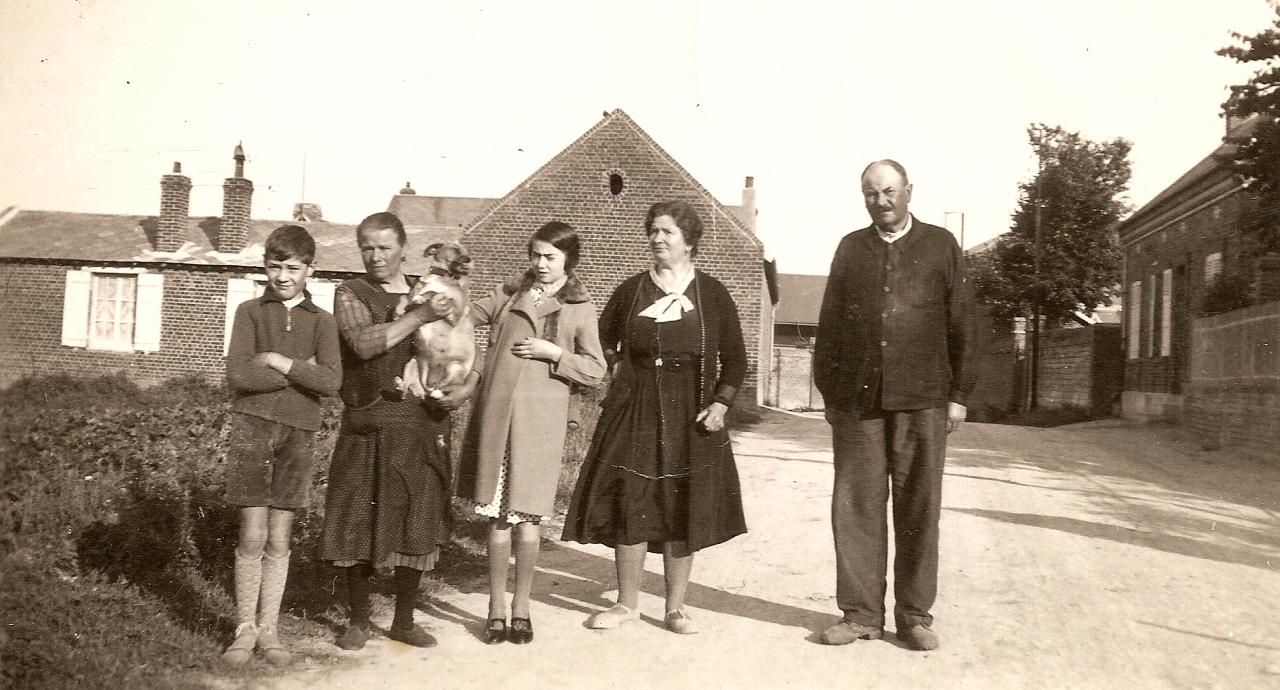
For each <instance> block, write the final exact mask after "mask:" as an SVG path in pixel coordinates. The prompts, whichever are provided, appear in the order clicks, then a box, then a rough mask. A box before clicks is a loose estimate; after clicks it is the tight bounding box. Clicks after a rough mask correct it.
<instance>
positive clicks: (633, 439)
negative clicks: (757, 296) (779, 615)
mask: <svg viewBox="0 0 1280 690" xmlns="http://www.w3.org/2000/svg"><path fill="white" fill-rule="evenodd" d="M644 227H645V233H646V234H647V235H648V239H649V251H650V252H651V253H652V255H653V267H652V268H651V269H649V270H647V271H645V272H644V273H641V274H639V275H636V276H632V277H631V278H628V279H627V280H626V281H624V282H623V283H622V285H620V286H618V288H617V289H615V290H614V291H613V295H612V296H611V297H610V298H609V303H608V304H607V305H606V306H605V309H604V312H603V313H602V314H601V316H600V340H601V342H602V343H603V344H604V346H605V354H606V356H607V357H608V358H609V361H610V363H611V364H612V365H615V366H616V368H615V370H614V376H613V379H612V382H611V383H610V385H609V391H608V394H607V395H606V397H605V399H604V401H603V402H602V403H601V407H602V408H603V409H602V411H601V414H600V420H599V422H598V423H597V425H596V432H595V437H594V438H593V439H592V442H591V449H590V451H589V452H588V455H587V460H586V462H585V463H584V464H583V466H582V470H581V471H580V473H579V475H578V484H577V488H576V490H575V491H574V495H573V503H572V505H571V506H570V508H569V515H568V518H567V519H566V521H565V530H564V539H565V540H567V541H577V542H583V543H598V544H605V545H608V546H612V547H613V549H614V558H615V566H616V568H617V574H618V603H617V605H616V606H614V607H612V608H610V609H608V610H605V611H601V612H599V613H596V614H595V615H593V616H591V618H590V619H588V621H587V626H588V627H590V628H597V629H602V628H616V627H618V626H619V625H622V624H623V623H628V622H632V621H636V620H639V618H640V612H639V610H638V608H637V605H638V603H639V602H638V598H639V592H640V577H641V574H642V572H643V569H644V559H645V555H646V553H647V552H649V551H653V552H655V553H659V552H660V553H662V556H663V564H664V569H665V573H666V616H665V619H664V622H665V624H666V627H667V629H668V630H670V631H672V632H675V633H681V634H688V633H694V632H697V627H696V626H695V625H694V622H693V620H692V619H691V618H690V617H689V615H688V613H687V612H686V611H685V608H684V599H685V591H686V589H687V587H688V585H689V575H690V572H691V570H692V568H693V554H694V552H696V551H698V550H699V549H702V548H704V547H707V546H711V545H714V544H719V543H721V542H723V541H726V540H728V539H731V538H733V537H734V536H737V535H739V534H742V533H743V532H746V529H747V528H746V523H745V521H744V520H743V515H742V497H741V492H740V491H739V486H738V473H737V468H736V467H735V465H734V460H733V449H732V448H731V447H730V445H729V436H728V432H727V431H726V430H725V422H724V416H725V412H726V411H727V410H728V409H729V406H730V405H732V404H733V400H734V397H735V396H736V395H737V392H738V389H739V388H740V387H741V385H742V381H743V377H744V375H745V373H746V368H747V357H746V348H745V346H744V344H743V340H742V327H741V325H740V323H739V321H738V311H737V308H736V307H735V306H734V303H733V299H732V298H731V297H730V295H729V291H728V290H727V289H725V287H724V285H723V284H722V283H721V282H720V281H718V280H716V279H715V278H713V277H711V276H710V275H708V274H706V273H703V272H702V271H699V270H698V269H697V268H696V267H695V266H694V262H693V259H694V256H695V255H696V253H697V251H698V245H699V243H700V241H701V240H702V222H701V220H700V219H699V218H698V214H697V212H696V211H695V210H694V209H693V207H692V206H691V205H689V204H687V203H685V202H682V201H669V202H661V203H657V204H654V205H653V206H652V207H651V208H650V209H649V213H648V215H647V217H646V218H645V223H644Z"/></svg>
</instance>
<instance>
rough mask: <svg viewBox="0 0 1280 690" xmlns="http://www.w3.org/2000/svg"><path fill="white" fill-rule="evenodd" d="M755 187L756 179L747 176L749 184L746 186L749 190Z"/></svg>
mask: <svg viewBox="0 0 1280 690" xmlns="http://www.w3.org/2000/svg"><path fill="white" fill-rule="evenodd" d="M755 186H756V178H755V177H753V176H751V175H747V184H746V187H747V189H751V188H752V187H755Z"/></svg>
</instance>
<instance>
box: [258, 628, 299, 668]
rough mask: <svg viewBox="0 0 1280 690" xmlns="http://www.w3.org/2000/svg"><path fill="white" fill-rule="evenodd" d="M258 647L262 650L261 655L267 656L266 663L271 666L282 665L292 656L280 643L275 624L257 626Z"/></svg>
mask: <svg viewBox="0 0 1280 690" xmlns="http://www.w3.org/2000/svg"><path fill="white" fill-rule="evenodd" d="M258 649H260V650H262V655H263V656H265V657H266V658H267V663H269V664H271V665H272V666H284V665H285V664H287V663H289V659H291V658H292V655H290V654H289V650H287V649H285V648H284V645H282V644H280V638H279V637H277V636H276V628H275V626H263V627H261V628H258Z"/></svg>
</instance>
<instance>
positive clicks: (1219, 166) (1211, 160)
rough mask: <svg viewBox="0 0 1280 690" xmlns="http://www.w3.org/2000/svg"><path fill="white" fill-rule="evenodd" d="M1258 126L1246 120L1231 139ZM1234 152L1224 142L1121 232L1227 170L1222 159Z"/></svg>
mask: <svg viewBox="0 0 1280 690" xmlns="http://www.w3.org/2000/svg"><path fill="white" fill-rule="evenodd" d="M1257 124H1258V123H1257V118H1250V119H1248V120H1245V121H1244V122H1242V123H1241V124H1240V125H1238V126H1236V127H1235V128H1234V129H1232V130H1231V133H1230V137H1233V138H1234V137H1247V136H1250V135H1252V133H1253V130H1255V129H1256V128H1257ZM1234 150H1235V144H1234V143H1232V142H1231V141H1230V140H1226V141H1223V143H1222V144H1220V145H1219V146H1218V147H1217V148H1216V149H1214V150H1213V153H1210V154H1209V155H1207V156H1205V157H1204V158H1203V159H1201V161H1200V162H1199V163H1196V164H1195V165H1194V166H1192V168H1191V169H1190V170H1188V171H1187V172H1185V173H1183V174H1182V175H1181V176H1180V177H1178V179H1176V180H1174V181H1173V184H1171V185H1169V186H1168V187H1165V188H1164V189H1163V190H1161V191H1160V193H1159V194H1156V195H1155V196H1154V197H1152V198H1151V200H1150V201H1148V202H1147V203H1145V204H1143V205H1142V208H1139V209H1138V210H1137V211H1134V212H1133V213H1132V214H1130V215H1129V217H1128V218H1125V219H1124V220H1123V221H1121V222H1120V228H1121V232H1124V230H1125V229H1126V228H1128V227H1132V226H1133V225H1134V224H1135V223H1137V222H1138V220H1139V219H1141V218H1143V217H1145V216H1148V215H1150V214H1151V213H1153V212H1155V210H1156V209H1158V208H1159V207H1161V206H1163V205H1164V204H1165V202H1167V201H1169V200H1170V199H1173V198H1175V197H1176V196H1178V195H1180V194H1181V193H1182V192H1184V191H1186V190H1187V189H1190V188H1191V187H1192V186H1193V185H1194V184H1195V183H1197V182H1199V181H1201V180H1203V179H1205V178H1207V177H1209V176H1210V175H1212V174H1213V173H1215V172H1218V171H1224V170H1226V169H1227V165H1226V164H1225V163H1223V162H1222V157H1223V156H1225V155H1227V154H1229V153H1231V152H1232V151H1234Z"/></svg>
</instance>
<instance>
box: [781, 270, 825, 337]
mask: <svg viewBox="0 0 1280 690" xmlns="http://www.w3.org/2000/svg"><path fill="white" fill-rule="evenodd" d="M826 289H827V277H826V276H814V275H801V274H797V273H780V274H778V309H777V311H775V312H774V314H773V322H774V323H798V324H803V325H808V326H813V325H817V323H818V312H819V311H821V309H822V293H823V292H824V291H825V290H826Z"/></svg>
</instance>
